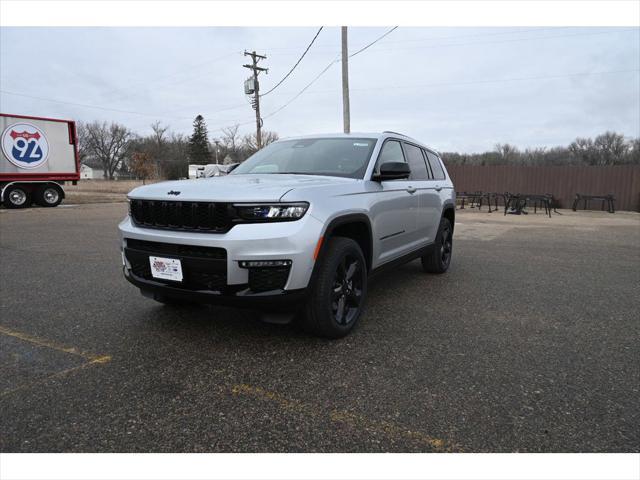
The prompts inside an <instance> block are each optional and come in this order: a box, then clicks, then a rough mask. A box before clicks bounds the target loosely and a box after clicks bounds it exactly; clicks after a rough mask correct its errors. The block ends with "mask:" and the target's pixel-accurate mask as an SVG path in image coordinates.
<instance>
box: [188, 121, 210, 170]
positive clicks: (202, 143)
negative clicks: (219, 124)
mask: <svg viewBox="0 0 640 480" xmlns="http://www.w3.org/2000/svg"><path fill="white" fill-rule="evenodd" d="M189 160H190V162H191V163H196V164H200V165H205V164H207V163H211V152H210V151H209V139H208V138H207V124H206V123H205V122H204V118H203V117H202V115H198V116H197V117H196V118H195V120H194V121H193V135H191V138H190V139H189Z"/></svg>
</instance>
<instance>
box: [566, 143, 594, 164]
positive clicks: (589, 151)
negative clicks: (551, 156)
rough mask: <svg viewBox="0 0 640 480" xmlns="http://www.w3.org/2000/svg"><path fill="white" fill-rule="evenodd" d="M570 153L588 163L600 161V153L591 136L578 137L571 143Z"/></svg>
mask: <svg viewBox="0 0 640 480" xmlns="http://www.w3.org/2000/svg"><path fill="white" fill-rule="evenodd" d="M569 153H570V154H571V155H572V156H573V157H575V158H576V159H579V160H580V162H581V163H584V164H586V165H595V164H596V163H597V161H598V153H597V151H596V148H595V146H594V144H593V140H591V139H590V138H582V137H578V138H576V139H575V140H574V141H573V142H572V143H571V145H569Z"/></svg>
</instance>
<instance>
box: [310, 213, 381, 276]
mask: <svg viewBox="0 0 640 480" xmlns="http://www.w3.org/2000/svg"><path fill="white" fill-rule="evenodd" d="M331 237H346V238H350V239H352V240H354V241H355V242H356V243H357V244H358V245H359V246H360V249H361V250H362V254H363V255H364V258H365V261H366V264H367V271H371V263H372V258H373V234H372V230H371V222H370V221H369V217H367V215H365V214H364V213H349V214H345V215H340V216H339V217H336V218H334V219H332V220H331V221H330V222H329V224H328V225H327V228H326V229H325V231H324V234H323V240H322V244H321V246H320V251H319V252H318V257H317V260H316V263H317V262H318V261H321V259H322V256H323V254H324V252H325V251H326V247H327V244H328V241H327V240H329V239H330V238H331ZM314 269H315V268H314Z"/></svg>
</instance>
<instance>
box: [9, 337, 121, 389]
mask: <svg viewBox="0 0 640 480" xmlns="http://www.w3.org/2000/svg"><path fill="white" fill-rule="evenodd" d="M0 334H3V335H7V336H9V337H13V338H17V339H19V340H22V341H24V342H28V343H31V344H33V345H37V346H39V347H45V348H50V349H52V350H56V351H58V352H62V353H68V354H70V355H76V356H78V357H81V358H83V359H85V360H86V362H84V363H82V364H80V365H77V366H75V367H71V368H67V369H65V370H61V371H59V372H56V373H53V374H51V375H47V376H46V377H43V378H40V379H39V380H36V381H34V382H29V383H25V384H22V385H18V386H17V387H15V388H12V389H10V390H4V391H3V392H1V393H0V398H1V397H4V396H6V395H9V394H12V393H15V392H18V391H20V390H24V389H25V388H30V387H33V386H35V385H39V384H41V383H44V382H46V381H47V380H50V379H53V378H58V377H63V376H65V375H68V374H70V373H72V372H76V371H78V370H82V369H84V368H87V367H90V366H92V365H96V364H104V363H108V362H110V361H111V355H96V354H93V353H89V352H85V351H82V350H79V349H77V348H75V347H67V346H64V345H60V344H58V343H56V342H52V341H49V340H46V339H43V338H39V337H34V336H33V335H29V334H27V333H23V332H18V331H16V330H11V329H10V328H7V327H3V326H0Z"/></svg>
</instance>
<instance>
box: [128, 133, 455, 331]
mask: <svg viewBox="0 0 640 480" xmlns="http://www.w3.org/2000/svg"><path fill="white" fill-rule="evenodd" d="M129 202H130V212H129V215H128V216H127V217H126V218H125V219H124V220H123V221H122V223H120V226H119V228H120V233H121V236H122V262H123V264H124V275H125V277H126V278H127V280H129V281H130V282H131V283H133V284H134V285H135V286H137V287H139V288H140V291H141V292H142V294H144V295H145V296H148V297H151V298H153V299H155V300H157V301H159V302H163V303H168V304H179V303H184V302H208V303H217V304H226V305H235V306H238V307H248V308H255V309H260V310H262V311H264V312H292V313H298V314H299V315H295V317H296V318H298V319H299V321H300V322H301V325H302V326H303V327H304V328H305V329H306V330H307V331H310V332H312V333H314V334H317V335H320V336H324V337H331V338H337V337H342V336H344V335H346V334H347V333H348V332H349V331H350V330H351V329H352V328H353V327H354V325H355V324H356V323H357V322H358V319H359V318H360V316H361V315H362V311H363V307H364V304H365V299H366V296H367V281H368V278H369V277H370V276H371V275H372V274H374V273H378V272H380V271H382V270H384V269H385V268H387V267H392V266H397V265H399V264H401V263H405V262H408V261H410V260H413V259H416V258H421V259H422V266H423V267H424V270H425V271H427V272H430V273H443V272H445V271H446V270H447V268H448V267H449V263H450V262H451V253H452V238H453V229H454V215H455V203H454V202H455V192H454V189H453V184H452V183H451V179H450V178H449V175H448V174H447V171H446V169H445V167H444V165H443V164H442V162H441V160H440V158H439V156H438V154H437V153H436V152H435V151H433V150H432V149H430V148H428V147H427V146H425V145H423V144H422V143H420V142H418V141H416V140H413V139H411V138H409V137H407V136H405V135H401V134H398V133H394V132H384V133H373V134H371V133H353V134H335V135H316V136H306V137H300V138H291V139H285V140H281V141H278V142H275V143H272V144H271V145H269V146H268V147H266V148H264V149H262V150H260V151H259V152H258V153H256V154H255V155H253V156H252V157H250V158H249V159H247V160H246V161H245V162H244V163H242V164H240V165H239V166H238V167H237V168H235V169H234V170H233V171H232V172H231V173H230V174H229V175H228V176H224V177H213V178H207V179H201V180H182V181H173V182H163V183H156V184H153V185H147V186H142V187H138V188H136V189H134V190H132V191H131V192H130V193H129ZM291 318H294V315H291Z"/></svg>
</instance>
